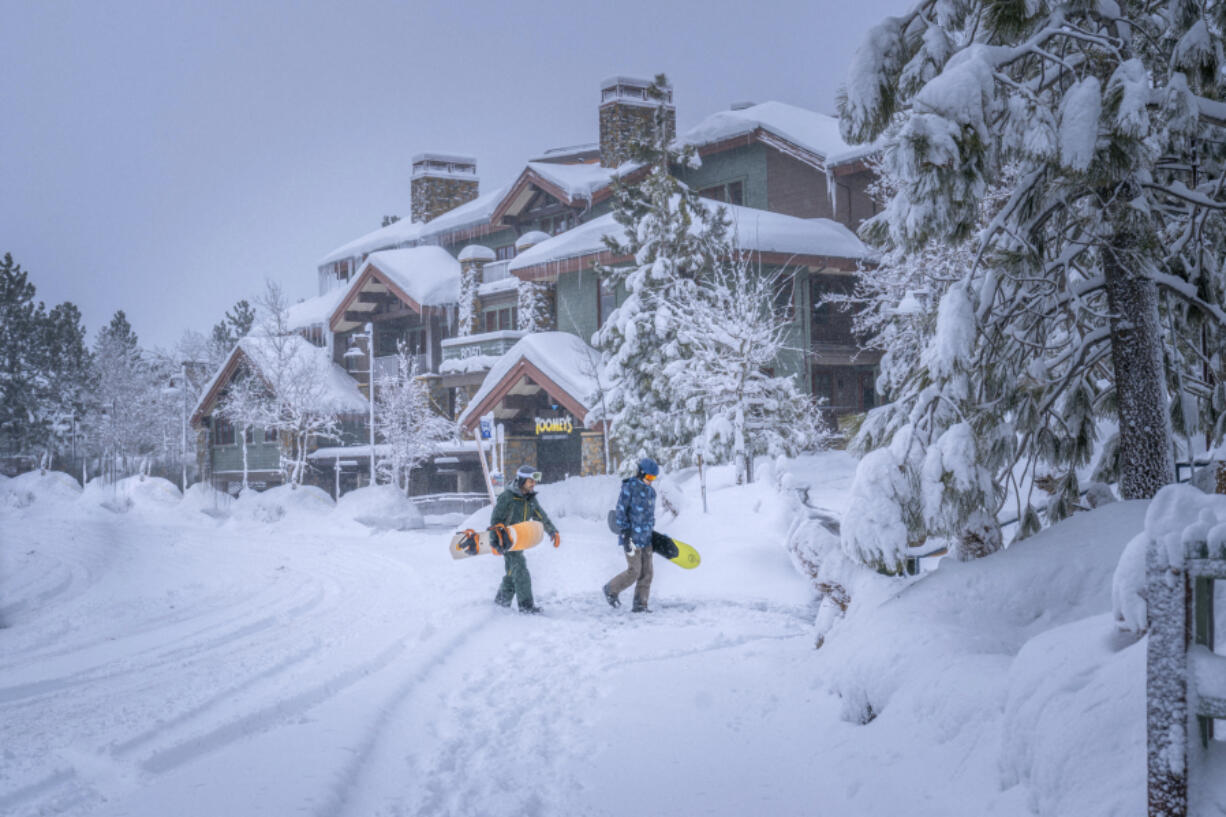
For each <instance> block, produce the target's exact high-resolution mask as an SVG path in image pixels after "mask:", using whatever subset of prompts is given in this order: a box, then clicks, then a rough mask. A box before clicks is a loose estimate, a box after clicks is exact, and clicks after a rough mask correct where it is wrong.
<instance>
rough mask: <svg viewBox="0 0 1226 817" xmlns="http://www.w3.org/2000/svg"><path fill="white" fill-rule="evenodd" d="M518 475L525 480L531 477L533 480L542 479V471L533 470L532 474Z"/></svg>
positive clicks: (538, 480)
mask: <svg viewBox="0 0 1226 817" xmlns="http://www.w3.org/2000/svg"><path fill="white" fill-rule="evenodd" d="M517 476H518V477H519V478H520V479H521V480H523V479H530V480H532V481H533V482H540V481H541V472H540V471H533V472H532V473H531V474H518V475H517Z"/></svg>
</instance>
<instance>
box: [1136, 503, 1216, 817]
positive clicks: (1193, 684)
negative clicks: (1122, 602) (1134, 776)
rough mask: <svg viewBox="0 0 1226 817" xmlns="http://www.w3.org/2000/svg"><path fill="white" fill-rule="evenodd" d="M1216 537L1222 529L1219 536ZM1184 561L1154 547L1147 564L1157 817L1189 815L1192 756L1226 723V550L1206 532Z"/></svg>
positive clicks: (1151, 774) (1149, 728)
mask: <svg viewBox="0 0 1226 817" xmlns="http://www.w3.org/2000/svg"><path fill="white" fill-rule="evenodd" d="M1214 530H1216V528H1215V529H1214ZM1183 540H1184V542H1183V545H1182V548H1183V554H1182V556H1183V558H1182V559H1178V558H1174V559H1172V558H1170V554H1168V552H1167V548H1166V547H1164V546H1162V545H1159V544H1157V543H1154V542H1150V543H1149V547H1148V548H1147V559H1146V562H1147V564H1146V573H1147V581H1146V593H1147V599H1146V603H1147V606H1148V630H1149V642H1148V644H1147V645H1146V652H1147V655H1146V664H1147V667H1148V671H1147V673H1146V701H1147V712H1146V733H1147V755H1148V758H1149V769H1148V789H1149V814H1150V815H1151V817H1155V815H1159V814H1161V815H1164V817H1186V815H1187V814H1188V799H1189V798H1188V772H1187V766H1188V756H1189V755H1188V750H1189V744H1191V743H1193V741H1196V737H1194V736H1193V735H1189V734H1188V733H1189V731H1191V728H1196V730H1197V731H1198V732H1199V733H1200V734H1199V736H1198V737H1199V743H1200V744H1201V746H1202V747H1207V746H1208V745H1209V741H1211V740H1212V739H1213V726H1214V720H1215V719H1226V656H1222V655H1218V654H1216V653H1215V652H1214V651H1213V648H1214V632H1213V625H1214V610H1213V589H1214V587H1213V586H1214V582H1217V581H1226V544H1223V543H1222V542H1221V540H1220V538H1219V537H1217V536H1215V535H1214V534H1213V533H1212V532H1211V531H1210V530H1209V528H1208V526H1204V529H1203V530H1199V531H1198V530H1196V527H1195V526H1192V527H1190V528H1188V529H1187V530H1186V531H1185V532H1184V534H1183Z"/></svg>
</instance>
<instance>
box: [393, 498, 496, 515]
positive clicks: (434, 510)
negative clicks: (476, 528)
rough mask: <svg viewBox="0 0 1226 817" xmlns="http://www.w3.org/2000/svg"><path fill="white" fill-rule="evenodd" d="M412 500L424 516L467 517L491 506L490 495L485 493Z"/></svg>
mask: <svg viewBox="0 0 1226 817" xmlns="http://www.w3.org/2000/svg"><path fill="white" fill-rule="evenodd" d="M410 499H412V500H413V504H414V505H416V506H417V510H419V511H421V513H422V515H429V516H438V515H441V514H446V513H462V514H464V515H466V516H467V515H468V514H470V513H472V512H473V511H476V510H477V509H478V508H480V507H482V506H483V505H488V504H490V498H489V495H488V494H485V493H475V494H472V493H469V494H461V493H450V494H424V495H422V496H414V497H410Z"/></svg>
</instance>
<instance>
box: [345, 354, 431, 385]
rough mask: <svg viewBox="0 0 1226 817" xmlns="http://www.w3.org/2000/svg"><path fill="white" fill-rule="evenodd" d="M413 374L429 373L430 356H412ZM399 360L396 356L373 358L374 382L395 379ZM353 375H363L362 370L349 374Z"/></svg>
mask: <svg viewBox="0 0 1226 817" xmlns="http://www.w3.org/2000/svg"><path fill="white" fill-rule="evenodd" d="M411 359H412V361H413V372H414V374H424V373H425V372H428V371H430V356H429V355H427V354H424V353H423V354H420V355H412V357H411ZM399 365H400V361H399V358H398V357H397V356H396V355H383V356H382V357H376V358H375V380H380V379H382V378H387V377H395V376H396V374H397V372H398V371H399V369H398V367H399ZM351 374H354V375H362V374H365V372H364V371H362V370H360V369H359V370H357V371H354V372H351Z"/></svg>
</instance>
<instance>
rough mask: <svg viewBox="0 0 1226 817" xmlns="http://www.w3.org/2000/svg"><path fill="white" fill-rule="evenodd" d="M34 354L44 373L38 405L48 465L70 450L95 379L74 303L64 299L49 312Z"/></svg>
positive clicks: (78, 311)
mask: <svg viewBox="0 0 1226 817" xmlns="http://www.w3.org/2000/svg"><path fill="white" fill-rule="evenodd" d="M35 355H36V358H37V361H38V364H37V365H38V369H39V371H40V372H41V373H42V374H41V380H42V388H41V398H40V400H39V405H40V411H41V413H42V417H43V426H44V428H45V433H44V436H43V438H42V442H41V445H42V447H43V451H44V457H43V462H44V466H45V467H49V466H50V465H51V460H52V458H53V457H54V456H55V455H56V454H61V455H62V454H66V453H67V452H69V451H71V449H72V443H73V439H72V437H73V435H74V434H75V433H76V430H77V424H78V423H80V422H81V421H82V419H83V418H84V417H85V411H86V404H87V402H88V395H89V391H90V389H91V386H92V382H93V361H92V360H91V358H90V354H89V350H88V349H87V348H86V345H85V325H84V324H83V323H82V321H81V310H79V309H78V308H77V307H76V305H75V304H73V303H71V302H69V301H65V302H64V303H62V304H59V305H58V306H56V307H54V308H53V309H52V310H51V311H50V312H48V313H47V316H46V319H45V320H44V321H43V325H42V331H41V332H40V333H39V337H38V342H37V347H36V351H35ZM73 467H75V463H74V464H73Z"/></svg>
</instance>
